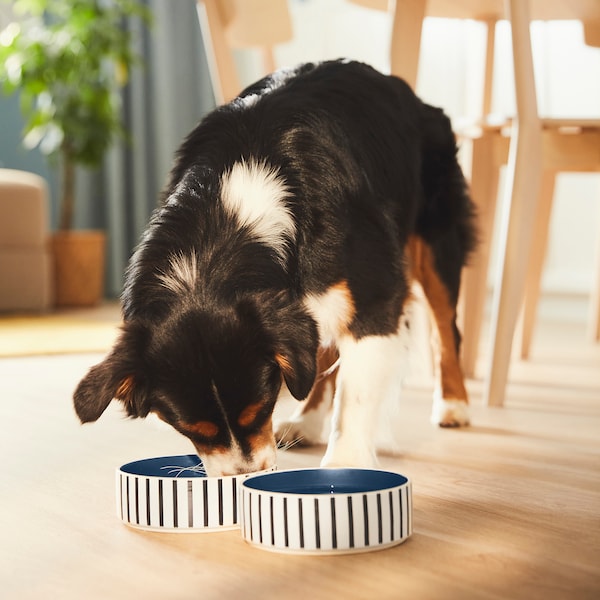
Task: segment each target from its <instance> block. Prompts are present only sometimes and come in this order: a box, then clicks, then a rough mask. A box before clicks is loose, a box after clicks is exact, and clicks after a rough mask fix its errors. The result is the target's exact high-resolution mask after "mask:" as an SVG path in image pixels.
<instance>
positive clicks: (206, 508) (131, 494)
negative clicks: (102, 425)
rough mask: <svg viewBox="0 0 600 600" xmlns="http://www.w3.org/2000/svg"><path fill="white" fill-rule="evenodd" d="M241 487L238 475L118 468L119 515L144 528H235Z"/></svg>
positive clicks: (182, 529)
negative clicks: (151, 473) (154, 473)
mask: <svg viewBox="0 0 600 600" xmlns="http://www.w3.org/2000/svg"><path fill="white" fill-rule="evenodd" d="M242 477H243V476H242ZM240 489H241V485H240V482H239V481H238V480H237V478H235V477H222V478H221V477H193V478H185V477H172V478H160V477H144V476H140V475H133V474H129V473H125V472H123V471H120V470H117V486H116V491H117V515H118V517H119V518H120V519H121V520H122V521H123V522H125V523H126V524H128V525H132V526H134V527H140V528H144V529H155V530H168V531H186V530H194V531H196V530H200V531H201V530H206V531H212V530H215V529H233V528H237V527H239V523H240V518H239V514H238V510H239V505H240V500H239V498H238V494H239V493H240Z"/></svg>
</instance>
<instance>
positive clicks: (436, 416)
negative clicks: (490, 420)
mask: <svg viewBox="0 0 600 600" xmlns="http://www.w3.org/2000/svg"><path fill="white" fill-rule="evenodd" d="M431 423H432V424H433V425H439V426H440V427H464V426H465V425H469V423H470V419H469V405H468V404H467V403H466V402H465V401H464V400H444V399H443V398H436V399H435V400H434V402H433V409H432V411H431Z"/></svg>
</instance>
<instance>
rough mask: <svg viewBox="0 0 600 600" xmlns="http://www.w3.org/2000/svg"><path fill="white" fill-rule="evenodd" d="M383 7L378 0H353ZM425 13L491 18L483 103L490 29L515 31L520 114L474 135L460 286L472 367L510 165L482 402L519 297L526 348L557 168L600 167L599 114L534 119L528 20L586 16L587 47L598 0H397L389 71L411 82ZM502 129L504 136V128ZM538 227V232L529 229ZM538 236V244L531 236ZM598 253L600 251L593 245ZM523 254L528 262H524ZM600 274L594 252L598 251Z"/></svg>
mask: <svg viewBox="0 0 600 600" xmlns="http://www.w3.org/2000/svg"><path fill="white" fill-rule="evenodd" d="M353 1H356V2H358V3H360V4H365V5H366V4H369V5H371V6H372V7H373V8H376V7H377V6H375V5H378V7H379V8H380V9H381V8H382V7H383V5H384V4H385V0H353ZM425 16H438V17H449V18H471V19H478V20H481V21H484V22H485V23H487V25H488V43H487V54H486V75H485V79H484V81H485V83H484V106H483V111H482V114H484V115H485V114H487V112H488V109H489V103H490V98H491V87H492V65H493V48H494V31H495V25H496V22H497V20H498V19H500V18H503V17H508V19H509V21H510V24H511V29H512V49H513V66H514V73H515V92H516V104H517V114H516V116H515V118H514V120H513V121H512V123H511V124H510V126H509V127H508V129H507V128H506V127H501V126H489V125H486V124H483V125H482V126H481V128H480V130H479V133H478V135H477V136H475V137H474V138H473V152H472V154H473V162H472V165H471V185H472V193H473V196H474V199H475V201H476V202H477V203H478V204H479V208H480V213H481V217H482V218H481V229H482V245H481V247H480V249H479V252H478V255H477V257H476V259H475V262H474V265H473V266H472V267H471V268H470V269H467V270H466V273H465V285H464V292H465V293H464V299H463V302H464V313H465V314H466V315H468V319H465V320H464V323H463V334H464V354H463V364H464V369H465V372H466V373H467V374H472V373H473V371H474V366H475V360H476V358H477V352H478V342H479V333H480V329H481V321H482V315H483V305H484V300H485V293H486V284H487V270H488V264H489V250H490V239H491V234H492V231H493V221H494V215H495V204H496V196H497V193H498V189H497V188H498V170H499V168H500V166H502V165H504V164H507V166H508V168H507V178H506V190H505V197H504V199H503V207H502V208H503V210H502V212H501V215H500V216H501V218H502V225H501V229H500V236H501V240H500V262H501V268H500V270H499V273H498V276H497V280H496V282H495V285H494V293H493V296H494V299H493V306H492V318H491V351H490V354H489V356H488V359H487V360H488V362H487V369H486V370H487V373H486V386H485V398H486V401H487V403H488V404H489V405H495V406H500V405H502V403H503V401H504V392H505V386H506V382H507V377H508V369H509V362H510V356H511V349H512V343H513V335H514V331H515V326H516V322H517V317H518V313H519V310H520V308H521V304H522V303H523V301H524V305H525V308H524V318H523V337H522V339H523V341H522V354H526V353H527V352H528V348H529V343H530V340H531V332H532V326H533V317H534V314H535V307H536V305H537V298H538V295H539V282H540V275H541V271H542V265H543V259H544V254H545V247H546V239H547V231H548V224H549V217H550V209H551V205H552V196H553V192H554V180H555V176H556V173H557V172H559V171H599V170H600V119H599V120H588V121H576V120H558V119H541V118H540V117H539V115H538V110H537V99H536V91H535V82H534V70H533V59H532V55H531V40H530V32H529V27H530V20H531V17H534V18H536V19H544V20H549V19H577V20H581V21H582V22H583V23H584V30H585V39H586V42H587V43H589V44H598V42H599V40H600V2H597V1H596V0H572V1H567V0H529V1H526V0H506V1H505V2H502V0H396V4H395V11H394V20H393V23H394V24H393V33H392V42H391V68H392V72H393V73H394V74H396V75H398V76H400V77H403V78H404V79H406V80H407V81H408V82H409V83H411V85H413V86H415V85H416V79H417V70H418V59H419V48H420V35H421V29H422V23H423V20H424V18H425ZM507 131H508V133H509V135H506V132H507ZM533 232H535V233H533ZM533 240H535V243H532V241H533ZM598 254H599V256H600V250H599V251H598ZM529 257H531V259H530V260H529ZM598 264H599V271H600V258H599V263H598ZM595 285H596V287H595V291H594V294H593V299H592V308H591V314H592V319H591V330H592V332H593V336H594V337H595V338H596V339H597V338H598V336H599V331H598V330H599V328H600V324H599V321H600V317H599V315H600V277H599V279H598V280H597V281H596V282H595Z"/></svg>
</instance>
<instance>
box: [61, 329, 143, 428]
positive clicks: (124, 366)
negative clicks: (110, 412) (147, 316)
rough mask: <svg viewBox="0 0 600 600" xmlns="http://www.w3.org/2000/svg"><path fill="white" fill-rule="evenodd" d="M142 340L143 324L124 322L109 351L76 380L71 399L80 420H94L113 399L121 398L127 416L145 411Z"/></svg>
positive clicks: (136, 415)
mask: <svg viewBox="0 0 600 600" xmlns="http://www.w3.org/2000/svg"><path fill="white" fill-rule="evenodd" d="M146 341H147V332H146V330H145V328H144V327H142V326H141V325H138V324H135V323H126V324H125V325H124V326H123V331H122V332H121V335H120V337H119V339H118V340H117V342H116V344H115V346H114V348H113V349H112V351H111V352H110V354H109V355H108V356H107V357H106V358H105V359H104V360H103V361H102V362H101V363H99V364H97V365H95V366H94V367H92V368H91V369H90V370H89V371H88V373H87V375H86V376H85V377H84V378H83V379H82V380H81V381H80V382H79V385H78V386H77V389H76V390H75V393H74V395H73V403H74V405H75V412H76V413H77V416H78V417H79V419H80V421H81V422H82V423H89V422H90V421H96V420H97V419H98V418H99V417H100V415H102V413H103V412H104V411H105V410H106V408H107V407H108V405H109V404H110V402H111V400H113V399H117V400H121V401H122V402H123V403H124V405H125V409H126V410H127V414H128V415H129V416H131V417H145V416H146V415H147V414H148V412H149V401H148V400H149V399H148V391H147V387H146V385H145V381H144V379H143V375H142V374H141V373H142V369H141V368H140V366H141V364H140V363H141V357H142V356H143V352H144V350H143V348H144V346H145V344H146Z"/></svg>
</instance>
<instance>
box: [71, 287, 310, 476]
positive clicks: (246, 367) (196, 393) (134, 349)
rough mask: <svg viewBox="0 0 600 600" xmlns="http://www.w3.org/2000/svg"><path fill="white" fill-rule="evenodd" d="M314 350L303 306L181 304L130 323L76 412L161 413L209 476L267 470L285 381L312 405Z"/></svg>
mask: <svg viewBox="0 0 600 600" xmlns="http://www.w3.org/2000/svg"><path fill="white" fill-rule="evenodd" d="M317 346H318V335H317V330H316V325H315V323H314V321H313V320H312V319H311V318H310V317H309V316H308V315H307V314H306V312H305V311H304V310H303V308H302V307H301V306H300V305H299V303H297V302H284V301H282V299H281V298H275V299H271V300H270V301H265V299H264V298H263V299H261V300H259V301H257V299H254V300H242V301H240V302H238V303H237V305H235V307H229V308H227V309H221V310H211V311H207V310H206V308H200V307H199V306H195V305H194V304H191V305H189V306H183V305H182V306H180V307H177V308H175V309H173V310H172V311H171V312H170V313H169V314H168V316H167V317H166V318H164V319H162V320H161V321H160V322H159V323H156V322H154V323H148V322H143V321H142V320H131V321H126V322H125V324H124V326H123V330H122V333H121V335H120V337H119V339H118V340H117V342H116V344H115V346H114V348H113V350H112V351H111V352H110V354H109V355H108V356H107V357H106V359H105V360H104V361H103V362H101V363H99V364H98V365H96V366H94V367H92V369H91V370H90V371H89V372H88V374H87V375H86V377H85V378H84V379H83V380H82V381H81V382H80V383H79V385H78V387H77V389H76V391H75V394H74V403H75V410H76V412H77V415H78V416H79V418H80V419H81V421H82V422H84V423H85V422H90V421H95V420H96V419H98V418H99V417H100V415H101V414H102V413H103V412H104V410H105V409H106V408H107V406H108V405H109V404H110V402H111V400H112V399H117V400H120V401H121V402H123V404H124V406H125V409H126V411H127V414H128V415H129V416H131V417H145V416H147V415H148V414H149V413H151V412H152V413H155V414H156V415H157V416H158V417H160V418H161V419H162V420H164V421H166V422H167V423H169V424H170V425H172V426H173V427H174V428H175V429H176V430H177V431H179V432H181V433H182V434H184V435H185V436H187V437H188V438H189V439H190V440H191V441H192V443H193V444H194V446H195V448H196V451H197V452H198V455H199V456H200V457H201V458H202V460H203V462H204V465H205V467H206V471H207V474H208V475H209V476H218V475H228V474H236V473H243V472H251V471H256V470H260V469H263V468H267V467H270V466H271V465H273V464H274V462H275V439H274V436H273V430H272V423H271V417H272V413H273V408H274V406H275V402H276V399H277V396H278V393H279V391H280V387H281V382H282V378H283V379H284V380H285V382H286V384H287V387H288V388H289V390H290V392H291V393H292V395H293V396H294V397H296V398H298V399H303V398H305V397H306V396H307V395H308V393H309V391H310V389H311V387H312V385H313V383H314V379H315V376H316V358H315V357H316V351H317Z"/></svg>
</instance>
